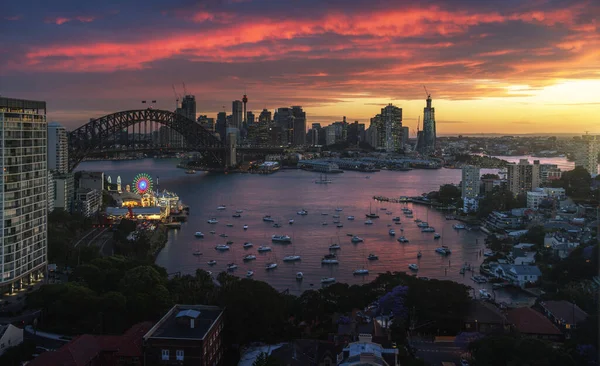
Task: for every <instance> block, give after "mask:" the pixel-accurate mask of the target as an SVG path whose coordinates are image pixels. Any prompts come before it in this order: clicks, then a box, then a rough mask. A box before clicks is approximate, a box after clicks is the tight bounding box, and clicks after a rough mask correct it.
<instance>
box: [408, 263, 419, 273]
mask: <svg viewBox="0 0 600 366" xmlns="http://www.w3.org/2000/svg"><path fill="white" fill-rule="evenodd" d="M408 269H410V270H412V271H418V270H419V266H417V265H416V264H414V263H411V264H409V265H408Z"/></svg>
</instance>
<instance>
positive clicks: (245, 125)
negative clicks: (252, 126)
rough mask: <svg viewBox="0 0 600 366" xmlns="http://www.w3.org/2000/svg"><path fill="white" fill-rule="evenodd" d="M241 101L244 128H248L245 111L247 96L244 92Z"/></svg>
mask: <svg viewBox="0 0 600 366" xmlns="http://www.w3.org/2000/svg"><path fill="white" fill-rule="evenodd" d="M242 103H244V122H243V125H244V128H248V114H247V113H246V104H247V103H248V96H247V95H246V94H244V97H243V98H242Z"/></svg>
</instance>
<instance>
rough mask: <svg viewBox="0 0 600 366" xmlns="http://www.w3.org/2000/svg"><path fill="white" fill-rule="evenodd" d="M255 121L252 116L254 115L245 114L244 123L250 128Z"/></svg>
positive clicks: (250, 113)
mask: <svg viewBox="0 0 600 366" xmlns="http://www.w3.org/2000/svg"><path fill="white" fill-rule="evenodd" d="M255 120H256V117H255V116H254V113H252V112H251V111H248V112H246V122H247V123H248V126H252V125H253V124H254V122H255Z"/></svg>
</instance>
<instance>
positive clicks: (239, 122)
mask: <svg viewBox="0 0 600 366" xmlns="http://www.w3.org/2000/svg"><path fill="white" fill-rule="evenodd" d="M243 118H244V104H243V103H242V101H241V100H234V101H233V102H232V103H231V125H230V126H229V127H235V128H237V129H238V130H240V129H241V128H242V126H243V123H244V120H243Z"/></svg>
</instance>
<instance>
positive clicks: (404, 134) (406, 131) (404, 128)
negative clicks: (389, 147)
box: [402, 126, 410, 148]
mask: <svg viewBox="0 0 600 366" xmlns="http://www.w3.org/2000/svg"><path fill="white" fill-rule="evenodd" d="M409 133H410V131H409V129H408V126H402V147H404V148H406V147H407V146H408V138H409Z"/></svg>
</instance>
